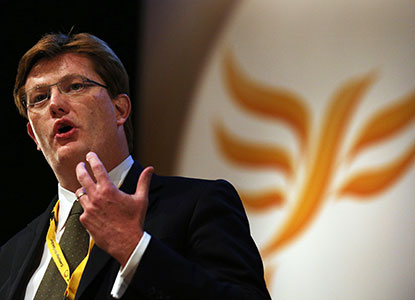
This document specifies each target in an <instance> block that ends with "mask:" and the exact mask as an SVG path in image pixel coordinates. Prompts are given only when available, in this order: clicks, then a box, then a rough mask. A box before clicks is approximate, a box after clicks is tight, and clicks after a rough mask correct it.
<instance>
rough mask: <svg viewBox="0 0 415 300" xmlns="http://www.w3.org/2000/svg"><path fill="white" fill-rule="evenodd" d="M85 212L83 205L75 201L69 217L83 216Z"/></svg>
mask: <svg viewBox="0 0 415 300" xmlns="http://www.w3.org/2000/svg"><path fill="white" fill-rule="evenodd" d="M83 212H84V209H83V208H82V206H81V204H79V202H78V201H75V202H74V203H73V205H72V209H71V212H70V213H69V216H72V215H81V214H82V213H83Z"/></svg>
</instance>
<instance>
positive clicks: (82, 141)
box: [0, 33, 270, 300]
mask: <svg viewBox="0 0 415 300" xmlns="http://www.w3.org/2000/svg"><path fill="white" fill-rule="evenodd" d="M128 92H129V87H128V75H127V73H126V71H125V69H124V67H123V65H122V63H121V61H120V60H119V59H118V58H117V56H116V55H115V54H114V53H113V51H112V50H111V49H110V48H109V47H108V46H107V45H106V44H105V43H104V42H103V41H101V40H100V39H98V38H96V37H94V36H92V35H90V34H86V33H82V34H76V35H63V34H49V35H46V36H44V37H43V38H42V39H41V40H40V41H39V42H38V43H37V44H36V45H35V46H34V47H33V48H31V49H30V50H29V51H28V52H27V53H26V54H25V55H24V56H23V57H22V59H21V60H20V62H19V67H18V73H17V76H16V84H15V89H14V97H15V103H16V105H17V107H18V109H19V111H20V113H21V114H22V115H24V116H25V117H26V118H27V119H28V124H27V132H28V134H29V136H30V137H31V138H32V139H33V140H34V142H35V143H36V146H37V149H38V150H40V151H42V153H43V155H44V156H45V158H46V160H47V162H48V163H49V165H50V166H51V168H52V170H53V172H54V173H55V175H56V178H57V180H58V182H59V184H58V196H57V197H56V198H55V199H54V200H53V201H52V202H51V204H50V206H49V207H48V208H47V209H46V211H45V212H44V213H43V214H42V215H41V216H39V217H38V218H36V219H35V220H34V221H33V222H31V223H30V224H29V225H28V226H27V227H26V228H25V229H23V230H22V231H21V232H20V233H18V234H17V235H16V236H14V237H13V238H12V239H11V240H10V241H8V242H7V243H6V244H5V245H3V246H2V247H1V250H0V299H7V300H8V299H35V300H40V299H62V298H64V296H65V297H66V298H67V299H88V300H90V299H99V300H103V299H114V298H115V299H250V300H251V299H270V297H269V294H268V292H267V290H266V286H265V282H264V279H263V268H262V262H261V259H260V256H259V253H258V251H257V248H256V246H255V244H254V242H253V240H252V238H251V237H250V233H249V224H248V220H247V218H246V215H245V212H244V210H243V207H242V204H241V202H240V199H239V197H238V195H237V193H236V191H235V190H234V189H233V187H232V186H231V185H230V184H228V183H227V182H225V181H222V180H219V181H205V180H198V179H186V178H180V177H162V176H157V175H152V174H153V168H152V167H147V168H145V169H143V168H142V167H141V166H140V165H139V164H138V163H136V162H134V161H133V160H132V158H131V156H130V151H131V144H132V142H131V137H132V132H131V122H130V118H129V116H130V111H131V102H130V99H129V97H128ZM107 170H108V171H109V172H107ZM79 204H80V205H79ZM76 210H78V212H77V213H75V211H76ZM77 214H78V215H77ZM79 214H80V217H79ZM73 216H75V217H73ZM76 216H78V217H76ZM79 221H80V223H79ZM85 229H86V230H85ZM81 245H82V246H81ZM81 248H83V249H82V250H80V249H81Z"/></svg>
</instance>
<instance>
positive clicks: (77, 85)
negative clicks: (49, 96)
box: [68, 82, 84, 92]
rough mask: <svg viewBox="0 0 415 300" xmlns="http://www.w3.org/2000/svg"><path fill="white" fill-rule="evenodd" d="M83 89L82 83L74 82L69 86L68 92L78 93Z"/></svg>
mask: <svg viewBox="0 0 415 300" xmlns="http://www.w3.org/2000/svg"><path fill="white" fill-rule="evenodd" d="M83 88H84V84H83V83H82V82H74V83H72V84H71V85H70V86H69V90H68V91H69V92H71V91H72V92H76V91H80V90H82V89H83Z"/></svg>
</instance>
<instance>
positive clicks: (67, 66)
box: [25, 53, 99, 90]
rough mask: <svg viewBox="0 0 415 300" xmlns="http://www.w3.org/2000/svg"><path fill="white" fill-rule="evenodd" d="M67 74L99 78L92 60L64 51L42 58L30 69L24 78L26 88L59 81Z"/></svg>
mask: <svg viewBox="0 0 415 300" xmlns="http://www.w3.org/2000/svg"><path fill="white" fill-rule="evenodd" d="M68 74H79V75H83V76H85V77H88V78H90V79H99V76H98V75H97V74H96V73H95V71H94V67H93V64H92V61H91V60H90V59H89V58H88V57H86V56H83V55H81V54H77V53H64V54H60V55H58V56H56V57H54V58H42V59H41V60H39V61H38V62H37V63H36V64H35V65H34V66H33V68H32V69H31V70H30V72H29V75H28V76H27V79H26V84H25V88H26V90H27V89H28V88H30V87H33V86H36V85H42V84H51V83H55V82H57V81H59V80H60V79H61V78H62V77H64V76H65V75H68Z"/></svg>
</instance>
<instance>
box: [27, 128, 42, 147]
mask: <svg viewBox="0 0 415 300" xmlns="http://www.w3.org/2000/svg"><path fill="white" fill-rule="evenodd" d="M27 134H28V135H29V136H30V137H31V138H32V140H33V141H34V142H35V143H36V148H37V150H39V151H42V150H41V149H40V147H39V143H38V142H37V139H36V135H35V133H34V131H33V128H32V124H30V122H27Z"/></svg>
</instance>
